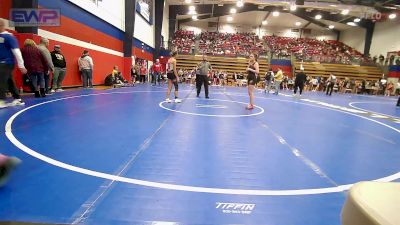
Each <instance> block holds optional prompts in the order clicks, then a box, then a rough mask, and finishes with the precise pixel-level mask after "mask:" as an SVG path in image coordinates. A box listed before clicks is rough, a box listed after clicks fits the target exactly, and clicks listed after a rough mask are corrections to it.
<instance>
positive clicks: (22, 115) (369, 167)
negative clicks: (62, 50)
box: [0, 84, 400, 225]
mask: <svg viewBox="0 0 400 225" xmlns="http://www.w3.org/2000/svg"><path fill="white" fill-rule="evenodd" d="M180 89H181V90H180V97H181V98H182V99H183V101H182V103H179V104H178V103H166V102H164V99H165V92H166V87H165V86H161V87H158V86H156V87H152V86H150V85H147V84H144V85H137V86H135V87H129V88H119V89H108V90H97V89H94V90H69V91H68V90H67V91H65V92H62V93H56V94H54V95H52V96H47V97H46V98H41V99H35V98H33V96H26V97H25V98H24V100H25V101H26V106H24V107H12V108H6V109H2V110H0V124H1V126H2V128H1V129H3V132H2V134H1V135H0V142H1V146H0V152H2V153H4V154H7V155H14V156H17V157H19V158H20V159H21V160H22V161H23V162H22V164H21V165H20V166H19V167H18V168H17V169H16V170H15V171H14V173H13V174H12V177H11V178H10V180H9V182H8V183H7V185H6V186H4V187H2V188H0V220H1V221H14V222H15V221H17V222H18V221H19V222H33V223H49V224H51V223H53V224H96V225H101V224H113V225H114V224H116V225H119V224H121V225H125V224H145V225H150V224H152V225H183V224H187V225H189V224H190V225H194V224H221V225H222V224H257V225H260V224H268V225H269V224H270V225H277V224H284V225H304V224H307V225H325V224H326V225H339V224H340V211H341V208H342V206H343V204H344V201H345V198H346V191H347V190H348V189H349V188H350V186H351V184H354V183H356V182H359V181H364V180H381V181H399V179H400V163H399V162H400V139H399V137H400V108H397V107H396V106H395V105H396V101H397V98H395V97H383V96H363V95H353V94H338V93H334V94H333V95H332V96H326V95H325V94H324V93H322V92H306V93H303V96H301V97H293V96H291V94H292V93H291V92H289V91H283V92H281V94H280V95H278V96H276V95H273V94H266V93H264V92H263V91H261V90H256V92H255V96H256V100H255V104H256V105H257V107H256V108H255V109H254V110H251V111H249V110H246V109H245V106H246V105H247V102H248V95H247V89H246V88H245V87H243V88H242V87H236V88H234V87H226V88H224V87H211V90H210V97H211V98H210V99H205V98H204V93H202V94H201V96H200V98H196V91H195V89H194V88H193V87H191V86H185V85H181V86H180ZM171 96H172V94H171Z"/></svg>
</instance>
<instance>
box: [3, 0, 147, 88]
mask: <svg viewBox="0 0 400 225" xmlns="http://www.w3.org/2000/svg"><path fill="white" fill-rule="evenodd" d="M1 1H2V5H1V6H2V7H1V11H0V13H1V17H2V18H6V19H7V18H8V13H9V10H10V8H11V7H12V4H11V2H12V1H11V0H1ZM103 2H104V3H103V4H106V2H109V3H110V1H103ZM111 2H114V3H115V4H114V6H110V5H103V6H104V7H106V8H107V9H108V8H110V10H109V11H108V13H104V14H102V13H103V12H104V10H105V9H104V8H101V7H100V6H101V5H99V7H98V8H97V7H96V6H94V7H93V6H90V5H87V4H93V3H91V2H90V1H81V0H79V1H78V0H39V7H40V8H52V9H60V11H61V25H60V26H58V27H43V26H41V27H39V29H38V35H39V36H42V37H46V38H48V39H49V40H50V46H49V50H50V51H52V50H53V46H54V45H55V44H59V45H61V50H62V52H63V54H64V55H65V58H66V61H67V75H66V78H65V81H64V84H63V85H64V86H80V85H81V83H82V82H81V78H80V75H79V71H78V64H77V61H78V58H79V57H80V56H81V54H82V52H83V50H84V49H87V50H89V52H90V55H91V56H92V58H93V61H94V80H93V81H94V84H103V83H104V78H105V77H106V76H107V74H109V73H110V72H111V71H112V68H113V66H114V65H117V66H118V67H119V68H120V69H121V70H122V72H123V74H124V76H125V78H127V79H128V78H129V77H130V76H129V70H130V64H131V58H130V57H129V58H124V57H123V36H124V31H123V30H124V16H123V15H117V14H116V11H119V10H120V9H121V7H124V4H123V0H116V1H114V0H112V1H111ZM3 3H4V4H3ZM75 3H79V4H80V5H79V6H78V5H76V4H75ZM99 3H100V2H99ZM3 6H6V7H7V8H6V7H4V8H3ZM112 7H113V8H112ZM85 8H86V9H90V10H93V13H92V12H88V11H86V10H85ZM95 14H97V15H99V16H95ZM110 14H112V15H110ZM138 17H140V16H138V15H137V16H136V18H138ZM140 19H142V18H140ZM142 20H143V19H142ZM140 22H141V21H139V25H137V26H139V27H136V29H137V30H142V28H143V26H144V25H143V24H141V23H140ZM146 25H147V26H149V24H148V23H147V24H146ZM32 35H33V34H32ZM39 36H35V35H33V36H32V37H35V40H39V39H40V37H39ZM148 36H151V38H149V37H148ZM148 36H143V37H142V38H143V40H146V41H149V40H150V42H148V43H151V44H154V43H153V41H152V40H153V39H154V38H153V37H154V33H150V34H148ZM17 37H20V38H24V39H23V40H19V41H20V43H23V41H24V40H25V38H26V35H25V36H24V35H18V36H17ZM21 47H22V46H21ZM133 52H134V54H136V57H140V58H143V59H146V60H150V61H152V60H153V59H152V58H153V52H154V49H153V48H152V47H151V46H150V45H149V44H147V43H144V42H141V41H139V40H138V39H136V38H135V39H134V41H133ZM16 80H17V83H19V82H20V76H18V75H17V76H16Z"/></svg>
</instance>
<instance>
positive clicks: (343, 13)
mask: <svg viewBox="0 0 400 225" xmlns="http://www.w3.org/2000/svg"><path fill="white" fill-rule="evenodd" d="M349 12H350V10H348V9H344V10H342V12H341V14H342V15H347V14H349Z"/></svg>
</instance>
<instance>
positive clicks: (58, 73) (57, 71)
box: [51, 45, 67, 92]
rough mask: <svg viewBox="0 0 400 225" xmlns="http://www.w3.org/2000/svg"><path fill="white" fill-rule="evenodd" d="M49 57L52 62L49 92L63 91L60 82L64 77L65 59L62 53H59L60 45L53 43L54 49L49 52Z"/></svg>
mask: <svg viewBox="0 0 400 225" xmlns="http://www.w3.org/2000/svg"><path fill="white" fill-rule="evenodd" d="M51 59H52V61H53V64H54V71H53V85H52V89H51V92H55V91H57V92H58V91H63V89H62V82H63V80H64V78H65V73H66V67H67V62H66V61H65V57H64V55H63V54H62V53H61V47H60V45H54V51H52V52H51Z"/></svg>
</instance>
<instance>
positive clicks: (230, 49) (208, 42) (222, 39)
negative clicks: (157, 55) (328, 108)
mask: <svg viewBox="0 0 400 225" xmlns="http://www.w3.org/2000/svg"><path fill="white" fill-rule="evenodd" d="M175 36H176V39H175V40H174V43H175V45H177V46H178V48H177V49H178V50H179V52H180V53H184V54H185V55H180V56H178V67H179V68H182V69H189V70H191V69H193V68H194V67H195V66H196V64H197V63H198V62H199V61H200V60H201V56H195V55H192V53H193V52H191V50H192V48H193V46H194V45H195V44H194V43H195V40H196V37H195V35H194V33H193V32H191V31H177V32H176V34H175ZM197 39H198V42H199V44H198V47H199V49H198V50H199V51H198V52H199V53H202V52H205V53H207V54H208V55H211V56H213V57H209V61H210V62H211V63H212V65H213V67H214V69H215V70H217V71H225V72H227V73H228V75H230V74H233V73H242V74H246V67H247V64H248V59H246V58H240V57H239V58H236V57H237V56H238V55H243V56H247V55H248V54H250V53H258V54H260V53H266V52H267V51H269V50H270V51H271V53H273V54H274V55H278V56H283V57H285V56H291V55H293V56H295V59H296V60H297V62H295V63H294V64H295V65H294V72H298V71H299V70H300V61H302V62H303V61H304V63H303V66H304V68H305V72H306V73H307V75H309V76H312V77H315V76H319V77H328V76H329V75H330V74H331V73H332V74H334V75H336V76H337V77H338V78H339V79H342V78H345V77H347V78H349V79H354V80H357V81H361V80H363V79H365V80H367V81H376V80H378V79H379V78H381V76H382V70H381V69H380V68H378V67H377V66H358V65H352V64H354V62H355V61H357V62H368V63H370V62H371V60H370V59H369V58H363V56H362V54H361V53H360V52H357V51H356V50H354V49H352V48H351V47H349V46H347V45H345V44H343V43H341V42H338V41H319V40H316V39H304V38H291V37H276V36H265V37H264V38H263V39H261V40H260V39H259V38H258V36H256V35H255V34H253V33H236V34H222V33H216V32H205V33H201V34H200V35H199V36H198V37H197ZM263 41H264V43H263ZM266 46H268V48H269V49H268V50H267V48H266ZM292 59H293V58H292ZM293 62H294V61H293ZM259 64H260V76H261V77H262V78H263V76H264V74H265V72H266V71H267V70H268V68H269V63H268V59H266V58H261V59H259ZM286 75H289V76H291V75H292V74H289V73H288V72H287V73H286Z"/></svg>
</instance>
